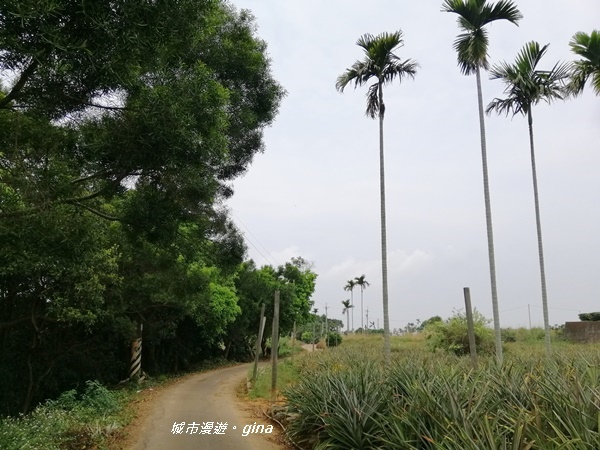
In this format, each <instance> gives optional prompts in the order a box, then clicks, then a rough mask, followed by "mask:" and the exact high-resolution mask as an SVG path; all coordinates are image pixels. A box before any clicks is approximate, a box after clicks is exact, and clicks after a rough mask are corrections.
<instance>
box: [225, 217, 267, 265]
mask: <svg viewBox="0 0 600 450" xmlns="http://www.w3.org/2000/svg"><path fill="white" fill-rule="evenodd" d="M231 213H232V214H233V215H234V216H235V218H236V219H237V220H238V222H239V223H240V224H241V225H242V226H243V227H244V229H245V230H246V231H247V232H248V233H250V235H252V237H253V238H254V239H256V242H257V243H258V245H260V246H261V247H262V248H263V250H264V251H265V252H266V253H267V254H268V255H269V256H270V257H271V258H273V255H271V253H269V250H267V248H266V247H265V246H264V245H262V244H261V242H260V240H259V239H258V238H257V237H256V236H255V235H254V233H252V231H250V229H249V228H248V227H247V226H246V225H245V224H244V222H242V219H240V218H239V216H238V215H237V214H236V213H235V211H233V210H231ZM242 234H243V235H244V237H245V238H246V240H247V241H248V243H249V244H250V245H251V246H252V247H254V249H255V250H256V251H257V252H258V253H259V254H260V255H261V256H262V257H263V258H264V259H265V261H267V262H268V263H269V264H270V265H272V266H275V264H273V262H272V261H271V260H270V259H269V258H267V257H266V256H265V255H264V254H263V252H261V251H260V249H259V248H258V247H257V246H256V245H254V243H253V242H252V240H251V239H249V238H248V236H247V235H246V233H244V232H243V231H242ZM273 259H275V258H273ZM276 262H277V261H276ZM277 264H279V262H277Z"/></svg>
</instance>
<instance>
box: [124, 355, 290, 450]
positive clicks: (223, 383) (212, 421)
mask: <svg viewBox="0 0 600 450" xmlns="http://www.w3.org/2000/svg"><path fill="white" fill-rule="evenodd" d="M250 367H251V366H250V365H249V364H244V365H240V366H235V367H228V368H225V369H218V370H214V371H211V372H205V373H201V374H198V375H194V376H192V377H190V378H188V379H185V380H184V381H182V382H181V383H178V384H175V385H173V386H171V387H169V388H168V389H166V390H165V392H164V393H163V394H162V395H161V396H160V397H159V398H157V399H156V400H155V402H154V403H155V404H154V405H153V408H152V412H151V413H150V415H149V416H148V418H147V419H146V421H145V423H144V424H143V425H142V427H141V429H140V432H139V436H138V437H137V442H136V443H135V444H134V445H133V447H131V449H132V450H166V449H169V450H170V449H173V450H180V449H181V450H185V449H194V450H242V449H248V450H281V449H283V448H285V447H282V446H279V445H277V444H276V443H274V442H273V441H272V440H270V438H271V439H272V438H273V437H274V435H275V433H273V434H268V433H262V434H260V433H245V432H244V427H245V426H247V427H246V431H248V432H249V431H252V428H251V426H252V425H254V423H256V424H257V425H264V426H265V429H267V425H269V423H268V422H267V421H266V420H265V419H264V418H259V417H254V416H253V414H251V413H250V412H248V411H245V410H244V405H243V403H242V402H241V401H240V400H239V399H238V398H237V396H236V389H237V387H238V386H239V385H240V383H242V382H243V381H244V380H245V379H246V374H247V373H248V370H249V368H250ZM219 423H220V424H222V425H219ZM176 424H177V425H178V426H177V425H176ZM224 424H226V428H224V427H223V425H224ZM217 429H219V431H220V432H221V433H215V431H216V430H217ZM254 429H255V430H256V429H257V427H254ZM203 430H204V433H202V431H203ZM243 434H247V435H246V436H244V435H243Z"/></svg>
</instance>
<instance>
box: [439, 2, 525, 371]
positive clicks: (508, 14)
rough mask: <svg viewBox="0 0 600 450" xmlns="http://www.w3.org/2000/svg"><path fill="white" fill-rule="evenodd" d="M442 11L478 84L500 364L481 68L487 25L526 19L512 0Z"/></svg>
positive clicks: (462, 63)
mask: <svg viewBox="0 0 600 450" xmlns="http://www.w3.org/2000/svg"><path fill="white" fill-rule="evenodd" d="M442 11H443V12H450V13H453V14H457V15H458V26H459V28H460V30H461V31H462V33H461V34H459V35H458V37H457V38H456V40H455V41H454V49H455V50H456V52H457V54H458V67H459V68H460V71H461V72H462V73H463V74H464V75H472V74H475V76H476V81H477V101H478V105H479V130H480V139H481V159H482V167H483V194H484V200H485V219H486V227H487V241H488V257H489V266H490V281H491V290H492V307H493V312H494V331H495V340H496V358H497V360H498V363H499V364H501V363H502V336H501V330H500V313H499V310H498V292H497V288H496V260H495V256H494V232H493V227H492V207H491V201H490V188H489V178H488V168H487V146H486V137H485V121H484V114H483V95H482V92H481V69H485V70H487V69H488V68H489V62H488V43H489V38H488V33H487V30H486V29H485V26H486V25H488V24H489V23H492V22H495V21H498V20H507V21H509V22H511V23H513V24H515V25H517V23H518V22H519V20H520V19H521V18H522V17H523V16H522V14H521V13H520V12H519V10H518V9H517V6H516V5H515V3H514V2H512V1H510V0H500V1H498V2H496V3H494V4H490V3H489V2H488V1H487V0H444V2H443V4H442Z"/></svg>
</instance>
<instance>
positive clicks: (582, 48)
mask: <svg viewBox="0 0 600 450" xmlns="http://www.w3.org/2000/svg"><path fill="white" fill-rule="evenodd" d="M569 45H570V47H571V51H573V53H575V54H576V55H578V56H581V57H582V58H583V59H580V60H578V61H575V63H573V65H572V67H571V81H570V83H569V92H570V93H571V94H572V95H578V94H580V93H581V92H583V88H584V87H585V84H586V83H587V81H588V79H589V78H590V77H591V78H592V88H593V89H594V92H595V93H596V94H597V95H600V31H598V30H594V31H592V32H591V33H590V34H587V33H584V32H578V33H575V35H574V36H573V37H572V38H571V41H570V42H569Z"/></svg>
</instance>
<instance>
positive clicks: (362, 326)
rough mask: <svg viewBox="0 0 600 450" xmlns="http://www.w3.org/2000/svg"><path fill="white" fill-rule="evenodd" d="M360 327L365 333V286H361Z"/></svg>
mask: <svg viewBox="0 0 600 450" xmlns="http://www.w3.org/2000/svg"><path fill="white" fill-rule="evenodd" d="M360 329H361V331H362V334H365V325H364V322H363V287H362V286H361V287H360Z"/></svg>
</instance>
